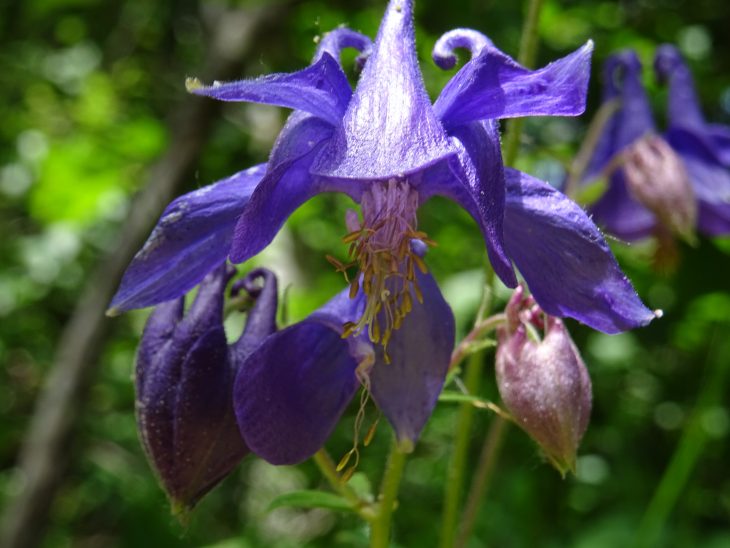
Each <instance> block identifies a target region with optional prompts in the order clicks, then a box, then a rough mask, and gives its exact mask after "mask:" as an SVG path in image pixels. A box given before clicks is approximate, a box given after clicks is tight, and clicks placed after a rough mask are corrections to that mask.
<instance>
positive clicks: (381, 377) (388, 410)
mask: <svg viewBox="0 0 730 548" xmlns="http://www.w3.org/2000/svg"><path fill="white" fill-rule="evenodd" d="M418 283H419V285H420V288H421V291H422V292H423V304H420V303H419V302H418V301H417V300H416V299H415V298H414V302H413V310H412V311H411V312H410V314H408V316H406V318H405V319H404V320H403V325H402V326H401V327H400V329H398V330H395V331H393V336H392V338H391V339H390V342H389V343H388V347H387V350H388V354H389V355H390V358H391V363H384V360H383V359H382V357H381V356H382V347H380V346H379V345H375V349H376V352H377V354H378V359H377V360H376V363H375V365H374V366H373V368H372V371H371V373H370V389H371V393H372V396H373V400H374V401H375V403H376V404H377V405H378V407H379V408H380V410H381V411H382V412H383V414H384V415H385V416H386V417H387V418H388V420H389V421H390V423H391V424H392V425H393V428H394V430H395V433H396V437H397V438H398V442H399V443H400V444H401V446H402V447H403V448H404V449H409V448H412V447H413V445H414V444H415V442H416V440H417V439H418V437H419V435H420V434H421V431H422V430H423V427H424V425H425V424H426V421H427V420H428V418H429V417H430V416H431V413H432V412H433V408H434V406H435V405H436V401H437V399H438V396H439V394H440V393H441V389H442V388H443V385H444V380H445V379H446V371H447V370H448V367H449V360H450V358H451V352H452V350H453V349H454V336H455V332H454V315H453V314H452V312H451V308H450V307H449V305H448V304H447V303H446V301H445V300H444V298H443V296H442V295H441V291H440V290H439V288H438V285H436V281H435V280H434V279H433V277H432V276H431V275H429V274H425V275H420V274H419V276H418Z"/></svg>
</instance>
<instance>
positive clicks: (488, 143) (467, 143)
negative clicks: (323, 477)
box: [421, 120, 517, 287]
mask: <svg viewBox="0 0 730 548" xmlns="http://www.w3.org/2000/svg"><path fill="white" fill-rule="evenodd" d="M498 131H499V130H498V128H497V123H496V122H495V121H491V120H489V121H485V122H474V123H472V124H469V125H464V126H460V127H458V128H456V129H454V130H453V131H452V132H451V136H452V139H453V143H454V146H455V148H456V150H457V151H458V153H459V163H460V167H455V169H454V170H455V171H456V172H457V173H459V174H460V176H458V177H457V176H455V173H454V171H451V170H443V171H442V173H441V175H442V176H441V177H435V176H434V177H431V178H430V179H429V181H428V182H427V183H426V184H424V185H423V186H422V187H421V189H422V195H423V197H424V199H426V198H428V196H430V195H432V194H436V195H440V196H445V197H447V198H449V199H451V200H453V201H455V202H457V203H458V204H459V205H460V206H461V207H463V208H464V209H465V210H466V211H467V212H469V214H470V215H471V216H472V217H473V218H474V220H475V221H476V222H477V224H478V225H479V228H480V229H481V231H482V236H483V237H484V242H485V244H486V246H487V252H488V253H489V260H490V262H491V263H492V266H493V268H494V271H495V272H496V273H497V275H498V276H499V277H500V279H501V280H502V281H503V282H504V283H505V284H506V285H508V286H510V287H514V286H515V285H517V278H515V273H514V270H513V269H512V261H511V260H510V258H509V257H508V256H507V253H506V251H505V249H504V239H503V219H504V199H505V198H504V166H503V164H502V153H501V150H500V146H499V132H498ZM434 174H435V173H434Z"/></svg>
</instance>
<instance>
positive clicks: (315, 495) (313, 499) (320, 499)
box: [267, 490, 353, 512]
mask: <svg viewBox="0 0 730 548" xmlns="http://www.w3.org/2000/svg"><path fill="white" fill-rule="evenodd" d="M286 506H293V507H295V508H328V509H330V510H340V511H343V512H352V511H353V508H352V505H351V504H350V503H349V502H347V500H345V499H344V498H342V497H341V496H339V495H335V494H334V493H326V492H324V491H314V490H304V491H292V492H291V493H286V494H285V495H281V496H279V497H276V498H275V499H274V500H272V501H271V504H269V508H268V509H267V511H268V512H271V511H272V510H276V509H277V508H283V507H286Z"/></svg>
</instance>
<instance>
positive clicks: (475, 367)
mask: <svg viewBox="0 0 730 548" xmlns="http://www.w3.org/2000/svg"><path fill="white" fill-rule="evenodd" d="M493 287H494V271H493V270H492V269H491V268H489V266H487V268H486V283H485V284H484V288H483V293H482V302H481V304H480V306H479V313H478V314H477V319H476V322H475V325H474V328H473V329H472V331H471V332H470V333H469V334H468V335H467V336H466V337H464V340H463V341H462V342H461V343H460V344H459V346H457V348H456V349H455V350H454V352H453V354H452V355H451V363H450V364H449V367H450V368H453V367H456V366H457V365H458V364H459V363H460V362H461V361H462V360H463V359H464V358H465V357H466V353H467V352H468V348H469V346H471V344H472V343H473V342H474V341H476V340H478V339H479V338H480V337H482V336H484V335H485V334H486V333H487V332H488V331H490V330H491V329H495V328H496V327H497V325H499V323H501V322H502V321H504V318H503V317H502V318H501V319H500V321H495V318H497V317H498V316H500V315H498V316H492V317H490V318H487V319H485V320H483V319H482V318H483V317H484V316H486V315H487V314H489V309H490V308H491V305H492V295H493ZM483 369H484V352H479V351H477V352H474V353H473V354H471V356H470V357H469V362H468V364H467V367H466V378H465V380H464V385H465V387H466V391H467V393H468V394H477V393H478V392H479V388H480V387H481V381H482V376H483V375H482V373H483ZM474 411H475V408H474V406H473V405H471V404H469V403H463V404H461V407H460V409H459V412H458V416H457V423H456V435H455V437H454V451H453V453H452V455H451V461H450V463H449V468H448V472H447V478H446V487H445V489H444V510H443V515H442V517H441V539H440V546H442V547H443V548H448V547H451V546H453V543H454V538H455V536H456V526H457V523H458V517H459V507H460V504H461V499H462V492H463V487H464V473H465V464H466V459H467V453H468V451H469V437H470V433H471V425H472V421H473V420H474Z"/></svg>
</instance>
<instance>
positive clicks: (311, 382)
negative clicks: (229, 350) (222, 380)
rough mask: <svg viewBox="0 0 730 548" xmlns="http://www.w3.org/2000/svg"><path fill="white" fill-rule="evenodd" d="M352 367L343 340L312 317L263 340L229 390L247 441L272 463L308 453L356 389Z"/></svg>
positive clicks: (320, 441) (321, 441) (294, 459)
mask: <svg viewBox="0 0 730 548" xmlns="http://www.w3.org/2000/svg"><path fill="white" fill-rule="evenodd" d="M340 330H341V326H340ZM356 367H357V362H356V361H355V360H354V359H353V357H352V356H351V355H350V352H349V346H348V341H345V340H343V339H342V337H341V334H340V332H338V331H336V330H334V329H332V328H331V327H330V326H328V325H325V324H322V323H320V322H318V321H316V320H311V319H308V320H305V321H303V322H301V323H298V324H295V325H293V326H291V327H289V328H287V329H284V330H283V331H280V332H278V333H276V334H275V335H272V336H271V337H269V338H268V339H266V341H265V342H264V343H263V344H262V345H261V346H260V347H259V348H258V349H257V350H256V351H255V352H254V353H253V354H251V356H249V358H248V359H247V360H246V361H245V362H244V364H243V366H242V367H241V369H240V370H239V373H238V377H237V378H236V386H235V389H234V406H235V409H236V418H237V420H238V425H239V428H240V430H241V434H242V436H243V438H244V440H245V441H246V443H247V445H248V446H249V447H250V448H251V450H252V451H253V452H254V453H256V454H257V455H259V456H260V457H262V458H263V459H265V460H267V461H268V462H270V463H272V464H296V463H298V462H301V461H303V460H306V459H307V458H309V457H311V456H312V455H313V454H314V453H316V452H317V450H319V448H320V447H322V445H323V444H324V442H325V441H326V440H327V438H328V437H329V435H330V433H331V432H332V430H333V429H334V427H335V425H336V424H337V421H338V420H339V418H340V415H341V414H342V412H343V411H344V410H345V407H347V404H348V402H349V401H350V400H351V399H352V396H353V395H354V394H355V391H356V390H357V387H358V386H359V384H358V381H357V378H356V376H355V368H356Z"/></svg>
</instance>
